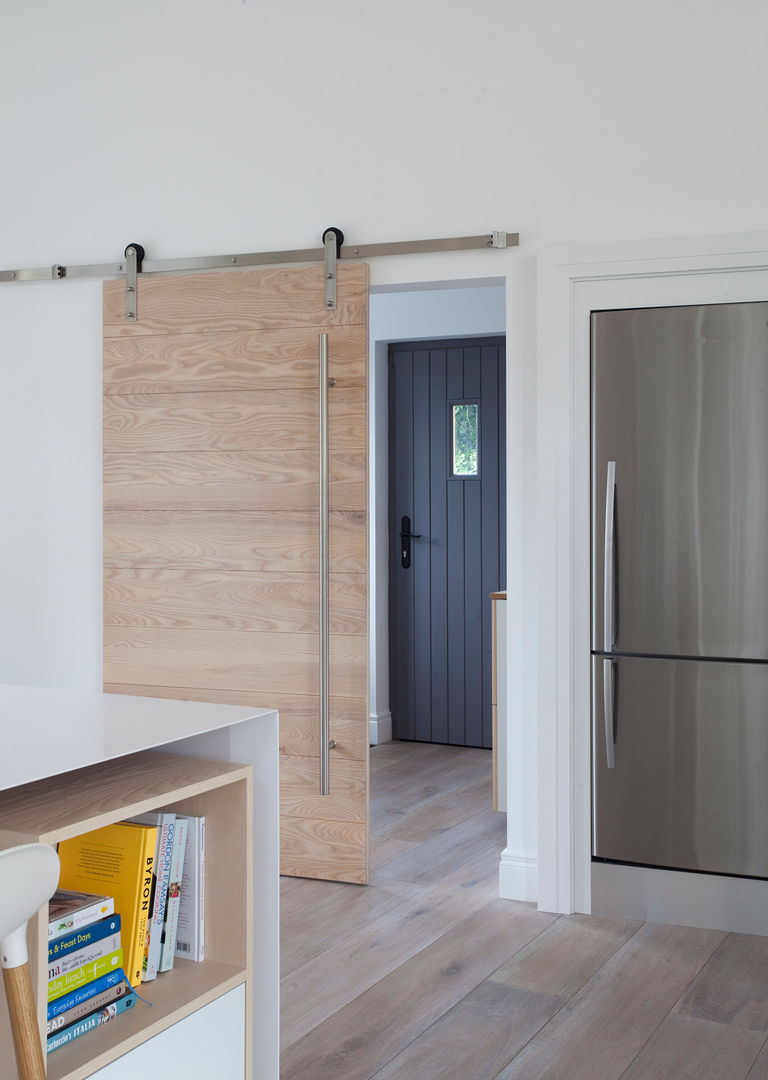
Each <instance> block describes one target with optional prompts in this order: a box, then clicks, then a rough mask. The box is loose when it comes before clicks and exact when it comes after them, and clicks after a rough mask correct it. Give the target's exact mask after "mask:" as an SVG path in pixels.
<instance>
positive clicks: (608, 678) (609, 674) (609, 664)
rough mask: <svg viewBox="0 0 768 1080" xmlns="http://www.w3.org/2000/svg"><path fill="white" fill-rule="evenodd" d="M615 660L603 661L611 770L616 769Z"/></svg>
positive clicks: (608, 753)
mask: <svg viewBox="0 0 768 1080" xmlns="http://www.w3.org/2000/svg"><path fill="white" fill-rule="evenodd" d="M613 702H614V692H613V660H607V659H604V660H603V715H604V717H605V759H606V762H607V764H608V768H609V769H615V768H616V758H615V753H614V751H615V748H616V744H615V742H614V732H615V730H616V728H615V725H614V722H613Z"/></svg>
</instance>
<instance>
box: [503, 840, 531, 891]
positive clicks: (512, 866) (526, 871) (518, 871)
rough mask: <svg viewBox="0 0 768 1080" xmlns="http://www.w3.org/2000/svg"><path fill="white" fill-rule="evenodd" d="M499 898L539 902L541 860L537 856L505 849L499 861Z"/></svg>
mask: <svg viewBox="0 0 768 1080" xmlns="http://www.w3.org/2000/svg"><path fill="white" fill-rule="evenodd" d="M499 896H500V897H501V899H502V900H533V901H535V900H537V899H538V896H539V860H538V857H537V856H536V855H526V854H525V853H524V852H522V851H511V850H510V848H504V850H503V851H502V853H501V859H500V861H499Z"/></svg>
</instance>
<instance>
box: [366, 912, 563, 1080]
mask: <svg viewBox="0 0 768 1080" xmlns="http://www.w3.org/2000/svg"><path fill="white" fill-rule="evenodd" d="M544 932H545V933H546V931H544ZM564 1004H565V999H564V998H560V997H557V996H556V995H554V994H538V993H534V992H532V991H530V990H521V989H520V988H519V987H516V986H504V985H502V984H501V983H494V982H492V981H491V980H490V979H486V980H485V982H482V983H480V985H479V986H477V987H476V988H475V989H474V990H472V991H470V993H469V994H467V996H466V997H465V998H462V1000H461V1001H459V1002H458V1003H457V1004H456V1005H454V1006H453V1008H452V1009H449V1011H448V1012H446V1013H444V1014H443V1015H442V1016H441V1017H440V1018H439V1019H438V1020H436V1021H435V1023H434V1024H432V1025H431V1026H430V1027H429V1028H427V1030H426V1031H425V1032H424V1034H423V1035H420V1036H419V1037H418V1038H416V1039H414V1041H413V1042H412V1043H411V1044H410V1045H409V1046H407V1047H406V1048H405V1049H404V1050H401V1051H400V1053H399V1054H398V1055H397V1057H395V1058H393V1059H392V1060H391V1061H390V1062H389V1063H388V1064H387V1065H385V1066H384V1068H383V1069H381V1070H380V1071H379V1072H377V1073H376V1080H435V1078H436V1077H446V1078H447V1077H462V1078H464V1077H466V1078H469V1077H471V1078H472V1080H494V1077H495V1076H496V1075H497V1074H498V1072H499V1069H502V1068H503V1067H504V1066H505V1065H506V1064H507V1062H508V1061H509V1060H510V1059H511V1058H512V1057H514V1055H515V1054H516V1053H517V1052H518V1051H519V1050H520V1049H521V1048H522V1047H523V1046H525V1044H526V1043H527V1042H528V1041H529V1040H530V1039H532V1038H533V1037H534V1035H536V1033H537V1032H538V1031H540V1030H541V1028H542V1027H543V1026H544V1024H546V1022H547V1021H548V1020H549V1019H550V1018H551V1017H552V1016H554V1015H555V1013H556V1012H558V1011H559V1010H560V1009H561V1008H562V1007H563V1005H564ZM479 1047H482V1053H478V1048H479Z"/></svg>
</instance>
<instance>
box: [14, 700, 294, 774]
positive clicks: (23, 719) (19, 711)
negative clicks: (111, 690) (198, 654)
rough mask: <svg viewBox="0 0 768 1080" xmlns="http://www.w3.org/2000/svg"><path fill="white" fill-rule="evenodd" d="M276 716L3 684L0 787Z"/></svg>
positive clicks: (265, 712)
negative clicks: (259, 718)
mask: <svg viewBox="0 0 768 1080" xmlns="http://www.w3.org/2000/svg"><path fill="white" fill-rule="evenodd" d="M274 713H275V710H274V709H259V708H246V707H244V706H240V705H211V704H208V703H205V702H199V701H174V700H169V699H165V698H142V697H131V696H128V695H125V694H100V693H92V694H88V693H85V692H82V693H77V692H75V691H71V690H49V689H42V688H40V687H32V686H12V685H8V684H0V740H1V741H0V790H3V789H5V788H9V787H16V786H17V785H18V784H27V783H29V782H30V781H33V780H41V779H42V778H43V777H46V776H56V775H58V774H59V773H63V772H69V771H70V770H71V769H80V768H82V767H83V766H85V765H94V764H96V763H97V762H99V761H107V760H108V759H109V758H115V757H122V756H123V755H124V754H132V753H135V752H136V751H138V750H151V749H153V748H154V747H157V746H165V745H166V744H168V743H172V742H176V741H177V740H179V739H186V738H188V737H189V736H190V735H200V734H202V733H203V732H206V731H215V730H217V729H218V728H223V727H229V726H230V725H232V724H240V723H242V722H243V721H245V720H253V719H256V718H258V717H261V716H271V715H274Z"/></svg>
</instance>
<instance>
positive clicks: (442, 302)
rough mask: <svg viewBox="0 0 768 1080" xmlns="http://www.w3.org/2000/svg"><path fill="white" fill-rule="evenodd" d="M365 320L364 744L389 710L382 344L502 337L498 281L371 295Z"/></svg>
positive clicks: (379, 734) (374, 737)
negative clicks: (367, 725)
mask: <svg viewBox="0 0 768 1080" xmlns="http://www.w3.org/2000/svg"><path fill="white" fill-rule="evenodd" d="M369 318H370V322H369V349H368V355H369V363H370V378H369V415H370V476H371V492H372V498H371V513H370V544H369V555H370V578H371V581H370V588H371V628H370V657H371V680H370V696H371V742H372V744H373V745H376V744H377V743H380V742H387V741H388V739H390V738H391V737H392V714H391V712H390V708H389V647H388V646H389V626H388V619H389V596H388V570H387V552H388V545H387V536H388V529H387V522H388V516H389V508H388V502H387V498H388V456H387V447H388V422H387V397H388V378H389V376H388V345H389V343H390V342H393V341H416V340H419V339H421V340H429V339H431V338H447V337H472V336H476V335H482V334H503V333H504V332H505V329H506V304H505V282H504V280H503V279H502V280H501V282H500V283H499V282H498V281H496V280H492V281H490V282H485V281H482V280H480V281H478V282H476V283H474V285H472V286H470V287H460V284H459V285H457V286H456V287H447V288H429V289H423V288H411V289H406V290H403V289H393V288H391V287H382V288H379V289H378V290H374V292H373V294H372V296H371V302H370V316H369Z"/></svg>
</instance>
